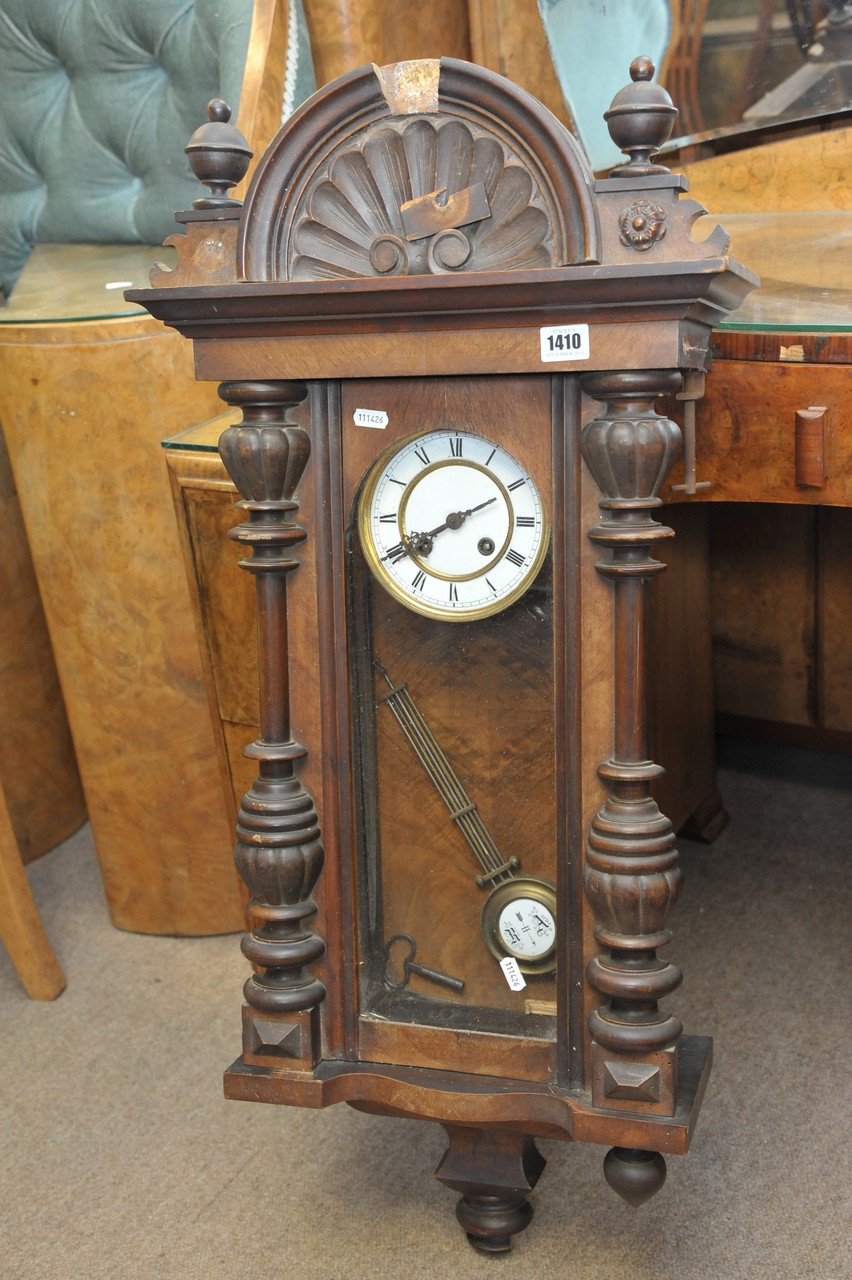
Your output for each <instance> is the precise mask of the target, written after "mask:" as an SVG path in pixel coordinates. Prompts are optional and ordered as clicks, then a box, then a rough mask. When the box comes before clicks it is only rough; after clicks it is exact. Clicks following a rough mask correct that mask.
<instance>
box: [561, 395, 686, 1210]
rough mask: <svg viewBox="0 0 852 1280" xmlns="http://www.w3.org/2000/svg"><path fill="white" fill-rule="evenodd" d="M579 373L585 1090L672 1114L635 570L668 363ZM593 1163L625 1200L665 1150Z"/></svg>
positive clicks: (601, 1099) (667, 840) (668, 985)
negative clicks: (588, 649) (586, 496)
mask: <svg viewBox="0 0 852 1280" xmlns="http://www.w3.org/2000/svg"><path fill="white" fill-rule="evenodd" d="M582 385H583V390H584V391H585V392H586V394H587V395H589V396H592V397H593V398H594V399H596V400H599V401H602V402H603V403H604V409H603V411H602V412H601V413H600V414H599V416H597V417H595V418H593V419H592V420H591V421H590V422H588V423H587V425H586V427H585V428H584V431H583V438H582V448H583V457H584V458H585V460H586V463H587V465H588V467H589V469H590V470H591V472H592V474H593V476H594V478H595V480H596V482H597V484H598V486H599V488H600V489H601V492H602V497H601V500H600V507H601V512H602V519H601V522H600V524H598V525H597V526H596V527H595V528H593V529H592V530H591V531H590V532H589V538H590V539H591V540H592V542H594V543H596V544H598V545H599V546H601V547H603V548H605V550H606V553H607V554H606V556H605V557H604V558H603V559H601V560H600V561H599V562H598V563H597V565H596V568H597V571H598V573H600V574H602V575H603V576H604V577H605V578H607V579H608V580H610V581H611V582H612V584H613V591H614V603H613V616H614V658H615V706H614V717H613V723H614V729H613V748H612V754H611V755H610V757H609V759H607V760H605V761H604V762H603V763H602V764H601V765H600V766H599V769H598V773H599V775H600V777H601V778H602V780H603V782H604V784H605V785H606V788H607V792H608V795H607V798H606V801H605V803H604V805H603V807H602V808H601V809H600V811H599V812H598V814H597V815H596V816H595V818H594V819H593V821H592V824H591V830H590V832H589V837H588V845H587V850H586V868H585V877H584V883H585V890H586V895H587V897H588V899H589V902H590V903H591V905H592V907H593V909H594V912H595V917H596V925H595V938H596V940H597V942H598V943H599V944H600V947H601V951H600V954H598V955H596V956H595V957H594V958H593V959H592V961H591V963H590V964H589V967H588V973H587V976H588V980H589V983H590V984H591V986H592V987H593V988H594V990H595V991H596V992H597V993H598V994H599V995H600V996H601V997H602V1001H601V1003H600V1004H599V1005H598V1007H597V1008H596V1009H595V1010H594V1011H593V1013H592V1015H591V1018H590V1020H589V1029H590V1031H591V1035H592V1101H593V1103H594V1105H595V1106H600V1107H606V1108H611V1109H616V1110H619V1109H621V1110H626V1111H630V1112H632V1113H634V1114H636V1113H638V1114H642V1113H643V1112H644V1113H648V1114H653V1115H672V1114H673V1113H674V1111H675V1108H676V1106H677V1042H678V1038H679V1036H680V1034H681V1025H680V1023H679V1021H678V1020H677V1018H675V1017H673V1016H672V1015H671V1014H668V1013H666V1012H664V1011H663V1010H661V1009H660V1007H659V1000H660V999H661V998H663V997H664V996H667V995H668V994H669V993H670V992H672V991H674V990H675V988H676V987H678V986H679V985H680V982H681V973H680V970H679V969H678V968H677V967H676V966H675V965H673V964H671V963H669V962H668V961H666V960H665V959H660V958H659V957H658V955H657V952H658V950H659V949H660V948H662V947H664V946H665V945H666V943H668V942H669V941H670V940H671V932H670V930H669V929H668V928H667V925H666V920H667V917H668V915H669V911H670V909H671V907H672V905H673V903H674V901H675V899H676V898H677V895H678V892H679V890H680V871H679V870H678V866H677V861H678V855H677V850H676V849H675V847H674V831H673V829H672V826H671V823H670V822H669V820H668V819H667V818H666V817H665V816H664V815H663V814H662V813H661V812H660V810H659V808H658V807H657V804H656V802H655V800H654V799H653V798H652V796H651V784H652V782H653V781H654V779H655V778H656V777H658V776H659V775H660V774H661V773H662V769H661V768H660V766H659V765H656V764H654V763H653V762H652V761H651V760H650V759H649V758H648V737H647V710H646V680H645V661H646V654H645V637H646V626H645V609H646V598H647V584H648V579H649V578H650V577H652V576H653V575H654V574H657V573H661V572H662V571H663V570H664V569H665V567H666V566H665V565H664V564H662V563H660V562H659V561H658V560H655V559H654V558H653V556H652V555H651V550H652V548H653V547H654V545H655V543H657V542H659V541H661V540H662V539H665V538H669V537H672V536H673V534H672V530H671V529H668V528H666V527H665V526H664V525H662V524H660V523H659V522H658V521H657V520H655V519H654V518H653V515H652V512H653V511H654V509H655V508H656V507H658V506H659V505H660V502H661V499H660V498H659V497H658V492H659V489H660V486H661V485H662V483H663V482H664V480H665V479H666V477H667V475H668V474H669V471H670V470H671V467H672V465H673V463H674V462H675V461H676V459H677V458H678V457H679V455H680V451H681V434H680V429H679V427H678V426H677V425H676V424H675V423H674V422H671V421H670V420H669V419H668V418H665V417H662V416H661V415H659V414H657V413H656V412H655V411H654V400H655V398H656V397H657V396H659V395H662V394H664V393H665V392H669V391H673V390H676V389H677V387H678V386H679V385H680V374H679V373H677V372H669V371H662V372H661V371H655V370H650V371H648V370H642V371H635V372H625V373H598V374H589V375H587V376H586V377H584V378H583V381H582ZM604 1167H605V1172H606V1176H607V1180H608V1181H609V1182H610V1184H611V1185H612V1186H613V1187H614V1188H615V1190H617V1191H618V1192H619V1194H621V1195H623V1196H624V1198H625V1199H627V1200H629V1201H631V1203H641V1201H642V1200H644V1199H647V1198H648V1196H650V1195H653V1194H654V1192H655V1191H657V1190H658V1189H659V1187H660V1186H661V1185H662V1182H663V1179H664V1178H665V1162H664V1160H663V1158H662V1156H660V1155H659V1154H656V1153H652V1152H640V1151H634V1150H629V1149H622V1148H613V1150H612V1151H611V1152H610V1153H609V1155H608V1157H607V1160H606V1162H605V1166H604Z"/></svg>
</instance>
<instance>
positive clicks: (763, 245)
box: [693, 209, 852, 333]
mask: <svg viewBox="0 0 852 1280" xmlns="http://www.w3.org/2000/svg"><path fill="white" fill-rule="evenodd" d="M716 226H722V227H724V228H725V230H726V231H727V232H728V234H729V235H730V237H731V249H730V252H731V256H732V257H734V258H735V259H736V260H737V262H741V263H742V264H743V265H744V266H746V267H748V268H749V269H750V270H751V271H754V272H756V273H757V275H759V276H760V288H758V289H755V290H753V292H752V293H750V294H749V295H748V297H747V298H745V299H744V301H743V302H742V304H741V305H740V306H739V307H738V308H737V310H736V311H733V312H732V313H731V314H730V316H728V318H727V319H726V320H724V321H723V322H722V324H721V325H720V326H719V327H720V329H722V330H726V331H727V330H731V329H737V330H746V331H759V332H760V333H767V332H773V333H803V332H810V333H815V332H816V333H848V332H849V331H850V330H852V212H850V211H848V210H845V209H832V210H828V211H827V212H820V213H727V214H726V213H718V214H715V213H714V214H712V215H710V214H708V215H707V216H706V217H702V218H699V219H698V221H697V222H696V223H695V224H694V225H693V237H694V238H695V239H696V240H702V239H704V238H706V237H707V236H708V235H709V234H710V232H711V231H712V230H713V228H714V227H716Z"/></svg>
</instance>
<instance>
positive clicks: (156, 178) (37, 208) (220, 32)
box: [0, 0, 252, 293]
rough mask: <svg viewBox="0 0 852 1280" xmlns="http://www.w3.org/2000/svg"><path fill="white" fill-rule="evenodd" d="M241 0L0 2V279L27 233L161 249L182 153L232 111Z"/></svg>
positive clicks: (240, 49) (189, 196) (244, 37)
mask: <svg viewBox="0 0 852 1280" xmlns="http://www.w3.org/2000/svg"><path fill="white" fill-rule="evenodd" d="M251 18H252V0H0V284H2V287H3V288H4V289H5V291H6V292H7V293H8V292H9V291H10V289H11V287H12V285H13V284H14V281H15V280H16V278H17V276H18V273H19V272H20V270H21V267H22V266H23V264H24V262H25V261H26V258H27V255H28V253H29V250H30V248H31V247H32V245H33V244H34V243H36V242H37V241H60V242H66V241H72V242H74V241H83V242H85V241H90V242H91V241H94V242H105V243H110V242H112V243H124V242H128V241H130V242H132V241H140V242H142V243H145V244H159V243H160V242H161V241H162V240H163V239H164V238H165V237H166V236H167V235H169V234H171V232H172V231H173V230H174V222H173V216H172V215H173V212H174V210H175V209H179V208H188V207H189V206H190V204H191V202H192V200H193V199H194V198H195V197H196V196H197V195H198V184H197V181H196V179H194V178H193V177H192V175H191V173H190V171H189V168H188V166H187V165H186V163H185V159H184V155H183V148H184V146H185V145H186V141H187V139H188V138H189V135H190V134H191V133H192V131H193V130H194V129H195V128H196V127H197V126H198V124H199V123H200V119H201V118H203V110H204V106H205V104H206V103H207V101H208V100H209V99H210V98H212V97H215V96H216V95H221V96H222V97H224V98H226V99H227V101H228V102H230V103H231V106H232V107H233V109H234V113H235V114H236V109H237V103H238V99H239V96H240V87H241V83H242V75H243V67H244V64H245V57H246V49H247V47H248V39H249V32H250V29H251Z"/></svg>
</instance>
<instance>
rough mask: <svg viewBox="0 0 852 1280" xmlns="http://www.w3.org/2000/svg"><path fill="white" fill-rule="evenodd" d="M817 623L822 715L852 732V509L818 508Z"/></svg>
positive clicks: (825, 723) (824, 720)
mask: <svg viewBox="0 0 852 1280" xmlns="http://www.w3.org/2000/svg"><path fill="white" fill-rule="evenodd" d="M818 538H819V578H818V583H817V602H818V614H817V618H818V626H819V632H820V636H821V641H822V645H821V653H820V668H819V681H820V683H819V711H820V720H821V723H822V725H823V726H824V727H825V728H826V729H830V730H840V731H841V732H845V733H852V627H850V619H852V568H850V550H852V510H844V511H841V510H838V509H835V508H830V509H827V510H824V511H820V513H819V524H818Z"/></svg>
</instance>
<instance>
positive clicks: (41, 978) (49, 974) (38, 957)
mask: <svg viewBox="0 0 852 1280" xmlns="http://www.w3.org/2000/svg"><path fill="white" fill-rule="evenodd" d="M0 937H2V939H3V942H4V944H5V946H6V950H7V951H8V952H9V956H10V959H11V961H12V964H13V965H14V966H15V969H16V971H17V974H18V977H19V978H20V979H21V982H22V983H23V985H24V990H25V991H26V993H27V995H28V996H30V997H31V999H33V1000H55V999H56V997H57V996H58V995H59V993H60V992H61V991H64V990H65V975H64V973H63V972H62V970H61V969H60V967H59V963H58V961H57V959H56V956H55V955H54V954H53V948H52V947H51V945H50V943H49V942H48V940H47V934H46V933H45V931H44V926H43V925H42V923H41V919H40V917H39V914H38V908H37V907H36V904H35V901H34V899H33V895H32V892H31V890H30V884H29V880H28V879H27V873H26V871H25V870H24V864H23V862H22V861H21V854H20V851H19V849H18V842H17V840H16V839H15V833H14V831H13V830H12V824H11V822H10V821H9V811H8V809H7V807H6V797H5V796H4V794H3V791H2V788H0Z"/></svg>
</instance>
